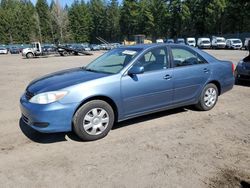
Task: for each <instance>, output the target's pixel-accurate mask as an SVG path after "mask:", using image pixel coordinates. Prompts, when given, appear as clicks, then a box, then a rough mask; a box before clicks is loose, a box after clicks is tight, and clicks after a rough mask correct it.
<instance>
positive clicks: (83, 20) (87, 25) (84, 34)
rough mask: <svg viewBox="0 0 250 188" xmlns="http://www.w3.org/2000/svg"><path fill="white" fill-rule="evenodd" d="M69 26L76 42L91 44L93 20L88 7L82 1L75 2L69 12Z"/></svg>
mask: <svg viewBox="0 0 250 188" xmlns="http://www.w3.org/2000/svg"><path fill="white" fill-rule="evenodd" d="M68 17H69V26H70V28H71V31H72V38H73V40H74V41H75V42H89V41H90V34H91V31H92V20H91V16H90V12H89V10H88V6H87V5H86V4H85V3H84V2H83V1H82V2H80V3H79V1H74V3H73V4H72V5H71V7H70V8H69V11H68Z"/></svg>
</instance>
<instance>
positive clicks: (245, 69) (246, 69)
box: [235, 60, 250, 84]
mask: <svg viewBox="0 0 250 188" xmlns="http://www.w3.org/2000/svg"><path fill="white" fill-rule="evenodd" d="M240 81H250V61H247V62H246V61H243V60H241V61H240V62H239V63H238V64H237V66H236V69H235V83H236V84H238V83H239V82H240Z"/></svg>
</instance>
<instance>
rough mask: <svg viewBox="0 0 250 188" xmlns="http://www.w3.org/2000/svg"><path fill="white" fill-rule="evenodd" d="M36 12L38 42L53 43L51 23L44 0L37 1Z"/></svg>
mask: <svg viewBox="0 0 250 188" xmlns="http://www.w3.org/2000/svg"><path fill="white" fill-rule="evenodd" d="M36 11H37V14H38V19H39V27H40V30H41V37H42V38H41V40H42V41H40V42H43V43H45V42H54V39H55V38H54V36H53V28H52V22H51V14H50V10H49V6H48V3H47V1H46V0H37V3H36Z"/></svg>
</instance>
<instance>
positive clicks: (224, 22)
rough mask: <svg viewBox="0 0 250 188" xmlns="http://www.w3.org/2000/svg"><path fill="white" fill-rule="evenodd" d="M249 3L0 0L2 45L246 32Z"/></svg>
mask: <svg viewBox="0 0 250 188" xmlns="http://www.w3.org/2000/svg"><path fill="white" fill-rule="evenodd" d="M249 10H250V2H249V1H248V0H123V1H122V2H120V1H118V0H89V1H87V2H85V1H83V0H81V1H78V0H75V1H74V2H73V3H72V4H71V5H70V6H68V5H66V6H65V7H62V6H61V5H60V2H59V0H53V1H52V2H51V3H50V4H48V2H47V0H37V2H36V4H33V3H32V2H31V1H30V0H0V43H5V44H8V43H29V42H31V41H41V42H43V43H54V42H55V41H57V40H58V41H60V42H77V43H79V42H80V43H83V42H92V43H95V42H97V39H96V37H102V38H103V39H105V40H107V41H109V42H119V41H122V40H124V39H127V40H132V39H133V36H134V35H135V34H144V35H146V36H147V38H150V39H152V40H155V39H157V38H175V37H187V36H203V35H211V34H216V35H220V34H226V33H242V32H249V31H250V11H249Z"/></svg>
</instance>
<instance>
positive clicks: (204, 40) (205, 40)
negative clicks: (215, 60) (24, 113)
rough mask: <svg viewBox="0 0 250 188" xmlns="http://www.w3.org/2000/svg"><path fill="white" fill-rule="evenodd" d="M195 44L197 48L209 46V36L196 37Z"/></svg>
mask: <svg viewBox="0 0 250 188" xmlns="http://www.w3.org/2000/svg"><path fill="white" fill-rule="evenodd" d="M197 46H198V48H211V41H210V38H205V37H202V38H198V40H197Z"/></svg>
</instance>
